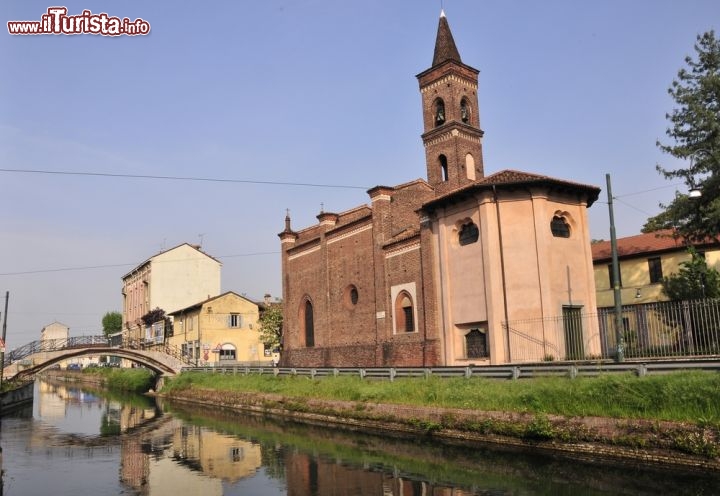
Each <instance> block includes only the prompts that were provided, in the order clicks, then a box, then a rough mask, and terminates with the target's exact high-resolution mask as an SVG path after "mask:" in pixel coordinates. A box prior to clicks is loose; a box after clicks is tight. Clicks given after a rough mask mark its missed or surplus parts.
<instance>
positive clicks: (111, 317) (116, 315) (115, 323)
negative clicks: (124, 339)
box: [102, 312, 122, 336]
mask: <svg viewBox="0 0 720 496" xmlns="http://www.w3.org/2000/svg"><path fill="white" fill-rule="evenodd" d="M102 327H103V333H104V334H105V336H109V335H110V334H115V333H116V332H120V331H122V314H121V313H120V312H107V313H106V314H105V316H104V317H103V318H102Z"/></svg>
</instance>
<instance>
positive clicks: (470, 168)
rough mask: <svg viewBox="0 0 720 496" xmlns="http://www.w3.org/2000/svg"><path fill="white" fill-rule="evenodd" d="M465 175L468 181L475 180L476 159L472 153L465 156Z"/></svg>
mask: <svg viewBox="0 0 720 496" xmlns="http://www.w3.org/2000/svg"><path fill="white" fill-rule="evenodd" d="M465 173H466V174H467V178H468V179H471V180H473V181H474V180H475V157H473V156H472V154H470V153H468V154H467V155H465Z"/></svg>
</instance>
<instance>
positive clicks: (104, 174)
mask: <svg viewBox="0 0 720 496" xmlns="http://www.w3.org/2000/svg"><path fill="white" fill-rule="evenodd" d="M0 172H10V173H18V174H53V175H60V176H92V177H114V178H124V179H164V180H171V181H203V182H212V183H241V184H266V185H272V186H304V187H310V188H345V189H369V187H367V186H352V185H347V184H320V183H296V182H290V181H256V180H251V179H227V178H216V177H191V176H154V175H147V174H112V173H109V172H76V171H49V170H39V169H0Z"/></svg>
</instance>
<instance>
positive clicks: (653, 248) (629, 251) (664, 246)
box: [591, 229, 718, 262]
mask: <svg viewBox="0 0 720 496" xmlns="http://www.w3.org/2000/svg"><path fill="white" fill-rule="evenodd" d="M713 244H715V245H717V244H718V241H716V240H708V241H707V242H704V243H693V245H694V246H707V245H713ZM685 246H686V244H685V241H684V240H683V239H682V238H679V237H673V231H672V230H670V229H665V230H662V231H656V232H651V233H644V234H638V235H636V236H628V237H626V238H618V240H617V250H618V258H621V257H632V256H638V255H650V254H653V253H658V252H663V251H670V250H684V249H685ZM591 248H592V257H593V261H595V262H598V261H602V260H610V259H611V258H612V247H611V245H610V241H600V242H599V243H593V244H592V246H591Z"/></svg>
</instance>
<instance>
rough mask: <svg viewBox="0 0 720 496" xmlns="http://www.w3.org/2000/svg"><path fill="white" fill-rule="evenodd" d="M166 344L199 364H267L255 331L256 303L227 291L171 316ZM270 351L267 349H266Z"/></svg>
mask: <svg viewBox="0 0 720 496" xmlns="http://www.w3.org/2000/svg"><path fill="white" fill-rule="evenodd" d="M170 317H171V318H172V319H173V334H172V336H171V337H169V338H168V343H169V344H170V345H171V346H174V347H176V348H178V349H180V350H182V353H183V354H184V355H185V356H190V357H191V358H194V359H195V360H196V361H197V364H198V365H222V364H237V363H242V364H257V365H270V364H271V363H272V356H271V355H270V354H269V353H266V352H265V347H264V345H263V343H262V342H261V341H260V332H259V330H258V318H259V307H258V304H257V303H255V302H253V301H250V300H248V299H247V298H245V297H243V296H240V295H238V294H236V293H234V292H232V291H228V292H226V293H223V294H221V295H219V296H215V297H213V298H209V299H206V300H204V301H201V302H200V303H196V304H194V305H191V306H188V307H185V308H182V309H180V310H177V311H175V312H172V313H170ZM268 351H270V350H268Z"/></svg>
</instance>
